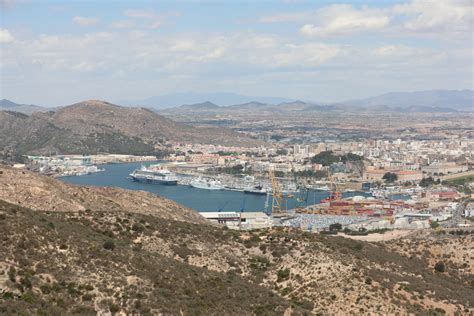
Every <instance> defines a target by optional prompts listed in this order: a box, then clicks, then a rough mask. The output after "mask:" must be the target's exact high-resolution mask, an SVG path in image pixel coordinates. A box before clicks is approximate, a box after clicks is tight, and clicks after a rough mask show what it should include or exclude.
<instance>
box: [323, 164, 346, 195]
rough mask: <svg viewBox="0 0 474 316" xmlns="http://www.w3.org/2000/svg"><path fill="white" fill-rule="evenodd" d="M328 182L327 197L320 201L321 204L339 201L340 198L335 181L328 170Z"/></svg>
mask: <svg viewBox="0 0 474 316" xmlns="http://www.w3.org/2000/svg"><path fill="white" fill-rule="evenodd" d="M328 180H329V197H327V198H326V199H324V200H321V203H327V202H331V201H335V200H339V199H340V198H341V197H342V194H341V191H339V189H338V188H337V184H336V181H335V180H334V177H333V176H332V175H331V171H330V170H329V169H328Z"/></svg>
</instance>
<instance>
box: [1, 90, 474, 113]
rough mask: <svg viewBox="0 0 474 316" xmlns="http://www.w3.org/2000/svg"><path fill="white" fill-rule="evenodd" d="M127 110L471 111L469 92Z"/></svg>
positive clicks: (187, 96)
mask: <svg viewBox="0 0 474 316" xmlns="http://www.w3.org/2000/svg"><path fill="white" fill-rule="evenodd" d="M120 104H122V105H126V106H131V107H146V108H150V109H153V110H155V111H162V112H163V113H175V112H176V113H186V112H189V111H190V112H199V111H219V112H220V111H238V110H249V109H254V110H264V111H320V112H327V111H337V110H341V111H374V112H407V113H413V112H425V113H430V112H433V113H434V112H437V113H443V112H474V91H473V90H428V91H415V92H391V93H386V94H382V95H379V96H375V97H370V98H365V99H357V100H348V101H342V102H335V103H334V102H333V103H328V102H325V103H323V102H313V101H301V100H291V99H286V98H278V97H255V96H245V95H240V94H235V93H196V92H188V93H173V94H166V95H162V96H155V97H151V98H147V99H143V100H136V101H123V102H121V103H120ZM58 109H60V107H56V108H47V107H41V106H37V105H28V104H18V103H15V102H13V101H10V100H6V99H3V100H0V111H1V110H8V111H16V112H20V113H25V114H31V113H34V112H48V111H57V110H58Z"/></svg>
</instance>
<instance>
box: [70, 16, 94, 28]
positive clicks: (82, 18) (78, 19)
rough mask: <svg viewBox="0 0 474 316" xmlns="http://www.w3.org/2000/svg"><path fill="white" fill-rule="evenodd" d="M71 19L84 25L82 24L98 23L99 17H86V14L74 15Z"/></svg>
mask: <svg viewBox="0 0 474 316" xmlns="http://www.w3.org/2000/svg"><path fill="white" fill-rule="evenodd" d="M72 21H73V22H74V23H76V24H79V25H84V26H87V25H94V24H97V23H99V19H97V18H91V17H86V16H75V17H73V18H72Z"/></svg>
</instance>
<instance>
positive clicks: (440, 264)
mask: <svg viewBox="0 0 474 316" xmlns="http://www.w3.org/2000/svg"><path fill="white" fill-rule="evenodd" d="M434 269H435V270H436V271H438V272H441V273H442V272H444V271H446V266H445V265H444V262H443V261H438V262H436V264H435V266H434Z"/></svg>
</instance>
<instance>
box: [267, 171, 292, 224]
mask: <svg viewBox="0 0 474 316" xmlns="http://www.w3.org/2000/svg"><path fill="white" fill-rule="evenodd" d="M268 174H269V178H270V181H271V183H272V192H271V195H272V214H273V215H283V214H284V213H286V212H287V205H286V204H287V203H286V202H287V201H286V197H287V196H285V193H284V192H283V190H282V188H281V186H280V183H279V182H278V179H277V177H276V176H275V170H274V169H273V168H271V167H270V168H269V170H268Z"/></svg>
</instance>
